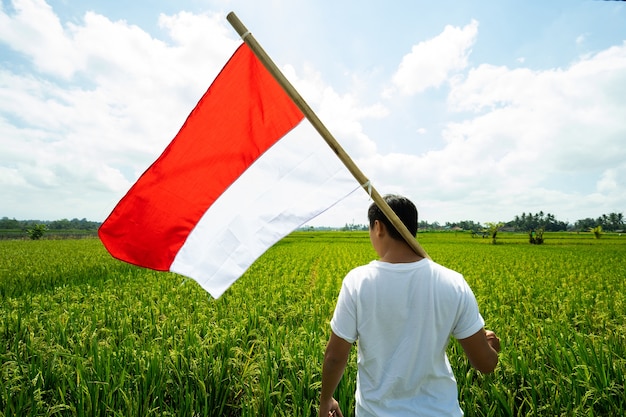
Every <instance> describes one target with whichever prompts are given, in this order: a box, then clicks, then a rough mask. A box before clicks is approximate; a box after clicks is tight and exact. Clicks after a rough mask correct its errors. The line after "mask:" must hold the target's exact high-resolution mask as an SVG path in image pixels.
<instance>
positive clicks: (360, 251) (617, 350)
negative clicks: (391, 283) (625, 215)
mask: <svg viewBox="0 0 626 417" xmlns="http://www.w3.org/2000/svg"><path fill="white" fill-rule="evenodd" d="M545 237H546V243H545V244H543V245H529V244H528V243H527V241H526V240H527V236H526V235H523V234H500V235H499V238H498V244H497V245H492V244H491V241H490V239H481V238H472V237H471V236H470V235H469V234H467V233H456V234H455V233H424V234H421V235H420V236H419V239H420V242H421V244H422V246H423V247H424V248H425V249H426V251H427V252H428V253H429V254H430V255H431V256H432V258H433V259H435V260H436V261H438V262H440V263H442V264H443V265H446V266H448V267H451V268H453V269H456V270H458V271H460V272H461V273H463V274H464V275H465V276H466V279H467V281H468V282H469V283H470V285H471V286H472V288H473V289H474V292H475V294H476V296H477V299H478V302H479V304H480V307H481V312H482V314H483V316H484V318H485V320H486V322H487V327H488V328H490V329H493V330H495V331H496V332H497V333H498V335H499V336H500V338H501V341H502V348H503V350H502V352H501V356H500V358H501V359H500V364H499V365H498V368H497V369H496V372H495V373H494V374H491V375H486V376H484V375H480V374H479V373H477V372H475V371H473V370H472V369H471V368H470V366H469V365H468V363H467V360H466V359H465V357H464V356H463V355H462V354H461V353H460V348H459V345H458V344H457V342H455V341H452V342H451V343H450V348H449V356H450V362H451V364H452V366H453V368H454V370H455V373H456V375H457V379H458V383H459V395H460V399H461V404H462V407H463V408H464V410H465V413H466V416H508V415H514V416H614V415H623V412H624V411H623V410H626V392H625V390H624V385H625V373H626V291H625V288H624V287H625V280H626V236H618V235H609V234H607V235H605V236H603V237H602V238H601V239H594V238H593V236H592V235H591V234H588V233H581V234H580V235H578V234H566V233H563V234H546V235H545ZM374 256H375V254H374V252H373V250H372V249H371V247H370V245H369V240H368V235H367V232H336V233H333V232H300V233H295V234H292V235H290V236H288V237H287V238H285V239H283V240H282V241H281V242H279V243H278V244H277V245H275V246H274V247H273V248H271V249H270V250H269V251H268V252H267V253H266V254H265V255H263V256H262V257H261V258H260V259H259V260H258V261H257V262H256V263H255V264H254V265H253V266H252V267H251V268H250V270H249V271H248V272H247V273H246V274H245V275H244V276H243V277H242V278H241V279H240V280H239V281H237V282H236V283H235V285H234V286H233V287H231V288H230V289H229V290H228V291H227V292H226V293H225V294H224V295H223V296H222V297H221V298H220V299H218V300H213V299H211V298H210V297H209V296H208V294H207V293H206V292H204V291H203V290H202V289H201V288H200V287H199V286H198V285H197V284H196V283H195V282H194V281H192V280H189V279H184V278H183V277H181V276H178V275H175V274H169V273H159V272H154V271H149V270H145V269H141V268H136V267H132V266H130V265H127V264H124V263H122V262H119V261H116V260H114V259H112V258H111V257H110V256H109V255H108V253H107V252H106V251H105V249H104V248H103V247H102V245H101V243H100V242H99V241H98V240H97V239H80V240H41V241H12V240H9V241H0V362H1V369H0V416H48V415H60V416H149V415H153V416H167V415H176V416H204V415H206V416H313V415H317V414H316V407H317V399H318V396H319V389H320V379H321V378H320V372H321V363H322V358H323V353H324V348H325V345H326V341H327V339H328V335H329V326H328V323H329V320H330V318H331V315H332V311H333V309H334V304H335V299H336V296H337V293H338V291H339V288H340V285H341V280H342V278H343V276H344V274H345V273H346V272H347V271H348V270H349V269H351V268H353V267H354V266H356V265H359V264H362V263H365V262H368V261H369V260H371V259H373V258H374ZM355 358H356V352H355V351H353V355H352V358H351V361H350V364H349V368H348V371H347V374H346V376H345V377H344V379H343V381H342V383H341V385H340V387H339V390H338V393H337V397H338V399H339V400H340V402H341V403H342V408H343V409H344V411H346V413H345V414H346V415H351V412H352V410H353V391H354V386H355V376H356V363H355Z"/></svg>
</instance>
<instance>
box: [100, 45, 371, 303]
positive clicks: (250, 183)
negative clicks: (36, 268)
mask: <svg viewBox="0 0 626 417" xmlns="http://www.w3.org/2000/svg"><path fill="white" fill-rule="evenodd" d="M303 119H304V116H303V114H302V113H301V111H300V110H299V109H298V108H297V107H296V105H295V104H294V103H293V101H292V100H291V99H290V98H289V97H288V96H287V94H286V93H285V92H284V91H283V90H282V88H281V87H280V85H279V84H278V83H277V81H276V80H275V79H274V78H273V77H272V76H271V74H270V73H269V72H268V71H267V70H266V69H265V67H263V65H262V64H261V62H260V61H259V60H258V59H257V58H256V56H255V55H254V53H253V52H252V51H251V50H250V49H249V47H248V46H247V45H245V44H242V45H241V46H240V47H239V48H238V49H237V51H236V52H235V54H234V55H233V56H232V57H231V58H230V60H229V61H228V63H227V64H226V66H225V67H224V68H223V69H222V70H221V72H220V73H219V75H218V76H217V78H216V79H215V81H214V82H213V83H212V85H211V86H210V87H209V89H208V90H207V92H206V93H205V94H204V96H203V97H202V98H201V99H200V101H199V102H198V104H197V105H196V107H195V108H194V109H193V111H192V112H191V114H190V115H189V116H188V118H187V120H186V121H185V124H184V125H183V126H182V128H181V129H180V131H179V132H178V134H177V135H176V137H175V138H174V139H173V140H172V142H171V143H170V144H169V145H168V146H167V148H166V149H165V151H164V152H163V153H162V154H161V156H160V157H159V158H158V159H157V160H156V161H155V162H154V163H153V164H152V165H151V166H150V167H149V168H148V169H147V170H146V171H145V172H144V173H143V174H142V175H141V177H140V178H139V180H138V181H137V182H136V183H135V184H134V185H133V186H132V187H131V189H130V190H129V191H128V193H127V194H126V195H125V196H124V197H123V198H122V199H121V200H120V202H119V203H118V204H117V206H116V207H115V208H114V210H113V212H112V213H111V214H110V215H109V217H108V218H107V219H106V220H105V222H104V223H103V224H102V226H101V227H100V229H99V231H98V234H99V236H100V239H101V240H102V242H103V243H104V245H105V247H106V248H107V250H108V251H109V252H110V253H111V255H113V256H114V257H115V258H117V259H120V260H122V261H125V262H129V263H131V264H135V265H139V266H142V267H146V268H151V269H155V270H159V271H172V272H176V273H179V274H181V275H185V276H187V277H190V278H192V279H194V280H196V281H197V282H198V283H199V284H200V285H201V286H202V287H203V288H204V289H205V290H206V291H208V292H209V293H210V294H211V295H212V296H213V297H215V298H217V297H219V296H220V295H222V294H223V293H224V291H226V289H227V288H228V287H229V286H230V285H231V284H232V283H233V282H235V281H236V280H237V279H238V278H239V277H240V276H241V275H242V274H243V273H244V272H245V271H246V269H248V267H249V266H250V265H251V264H252V263H253V262H254V261H255V260H256V259H257V258H258V257H259V256H261V255H262V254H263V253H264V252H265V251H266V250H267V249H268V248H270V247H271V246H272V245H273V244H274V243H276V242H277V241H278V240H280V239H281V238H283V237H284V236H285V235H287V234H289V233H290V232H291V231H293V230H295V229H296V228H298V227H299V226H301V225H303V224H305V223H306V222H308V221H309V220H311V219H312V218H314V217H315V216H317V215H318V214H320V213H321V212H323V211H325V210H326V209H328V208H329V207H331V206H332V205H334V204H335V203H337V202H338V201H340V200H341V199H343V198H344V197H345V196H347V195H348V194H350V193H351V192H352V191H354V190H355V189H357V188H359V184H357V183H356V181H355V180H354V178H352V177H351V175H350V174H349V172H348V171H347V169H346V168H345V167H344V166H343V165H342V163H341V161H340V160H339V158H337V156H336V155H335V154H334V153H333V152H332V150H331V149H330V147H329V146H328V145H327V144H326V143H325V142H324V140H323V139H322V138H320V137H319V135H318V134H317V133H316V132H315V130H314V129H313V126H312V125H311V124H310V123H309V122H308V121H307V122H303Z"/></svg>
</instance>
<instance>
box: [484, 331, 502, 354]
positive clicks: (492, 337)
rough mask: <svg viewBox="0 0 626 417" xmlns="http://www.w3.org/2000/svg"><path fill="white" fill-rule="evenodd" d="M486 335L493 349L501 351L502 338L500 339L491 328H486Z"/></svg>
mask: <svg viewBox="0 0 626 417" xmlns="http://www.w3.org/2000/svg"><path fill="white" fill-rule="evenodd" d="M485 336H486V337H487V343H489V345H490V346H491V347H492V348H493V350H495V351H496V352H498V353H499V352H500V339H498V336H496V334H495V333H494V332H493V331H491V330H485Z"/></svg>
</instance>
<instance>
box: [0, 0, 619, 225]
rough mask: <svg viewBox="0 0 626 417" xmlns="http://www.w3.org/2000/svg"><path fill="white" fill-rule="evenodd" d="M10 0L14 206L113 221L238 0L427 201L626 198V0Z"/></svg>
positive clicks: (389, 167)
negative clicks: (112, 214)
mask: <svg viewBox="0 0 626 417" xmlns="http://www.w3.org/2000/svg"><path fill="white" fill-rule="evenodd" d="M0 4H1V8H0V147H1V149H2V152H1V153H0V193H1V194H2V199H0V217H1V216H8V217H10V218H13V217H14V218H17V219H46V220H54V219H60V218H74V217H77V218H83V217H85V218H87V219H89V220H96V221H102V220H104V218H105V217H106V216H107V215H108V213H109V212H110V211H111V210H112V208H113V207H114V205H115V204H116V203H117V201H118V200H119V199H120V198H121V197H122V196H123V195H124V193H125V192H126V191H127V190H128V188H129V187H130V186H131V185H132V183H133V182H134V181H135V180H136V179H137V178H138V176H139V175H141V173H142V172H143V171H144V170H145V169H146V168H147V167H148V166H149V165H150V163H151V162H152V161H153V160H154V159H155V158H156V157H157V156H158V155H159V154H160V153H161V151H162V150H163V149H164V147H165V146H166V145H167V143H169V141H170V140H171V139H172V138H173V137H174V135H175V134H176V132H177V131H178V129H179V128H180V126H181V125H182V123H183V122H184V120H185V118H186V116H187V114H188V113H189V112H190V111H191V109H192V108H193V106H194V105H195V103H196V102H197V100H198V99H199V98H200V96H201V95H202V94H203V93H204V91H205V90H206V88H207V87H208V86H209V84H210V82H211V81H212V79H213V77H214V76H215V74H216V73H217V71H219V69H220V68H221V67H222V66H223V64H224V63H225V62H226V60H227V59H228V57H229V56H230V54H231V53H232V52H233V50H234V48H235V46H236V45H237V44H238V43H239V42H240V41H239V40H238V37H237V34H236V33H235V31H234V30H233V29H232V28H231V27H230V25H229V24H228V22H227V21H226V18H225V16H226V14H227V13H228V12H229V11H235V13H237V15H238V16H239V18H240V19H241V20H242V21H243V23H244V24H245V25H246V26H247V27H248V29H250V31H251V32H252V33H253V34H254V35H255V37H256V39H257V40H258V41H259V42H260V43H261V44H262V45H263V47H264V48H265V49H266V51H267V52H268V53H269V54H270V56H271V57H272V58H273V60H274V61H275V62H276V63H277V64H278V65H279V67H281V68H282V69H283V71H284V72H285V74H286V75H287V77H288V78H289V79H290V80H291V81H292V83H293V84H294V85H295V86H296V87H297V88H298V89H299V91H300V93H301V94H302V95H303V97H304V98H305V99H306V100H307V101H308V102H309V104H310V105H311V107H312V108H313V109H314V110H315V111H316V112H317V113H318V115H319V116H320V118H321V119H322V121H324V123H325V124H326V125H327V126H328V127H329V129H330V130H331V132H333V134H334V135H335V137H336V138H337V140H338V141H339V142H340V143H341V144H342V145H343V147H344V148H345V149H346V151H347V152H348V153H349V154H350V155H351V156H352V158H353V159H354V160H355V162H356V163H357V165H358V166H359V167H360V168H361V170H362V171H363V172H364V173H365V175H366V176H368V177H369V178H370V180H371V181H372V183H373V185H374V186H375V187H376V188H377V190H378V191H379V192H380V193H382V194H385V193H389V192H397V193H402V194H405V195H407V196H409V197H411V198H412V199H413V200H414V201H415V202H416V204H417V206H418V209H419V210H420V218H421V219H423V220H427V221H429V222H434V221H438V222H440V223H444V222H446V221H451V222H452V221H458V220H475V221H479V222H488V221H507V220H510V219H512V218H513V217H514V216H515V215H516V214H521V213H522V212H526V213H528V212H538V211H540V210H542V211H544V212H550V213H552V214H554V215H556V217H557V218H558V219H559V220H563V221H570V222H572V223H573V222H574V221H576V220H578V219H581V218H586V217H597V216H599V215H601V214H604V213H610V212H622V213H623V212H625V211H626V146H624V144H625V143H626V117H624V115H625V114H626V2H619V1H615V2H614V1H572V0H567V1H559V0H551V1H549V2H519V1H499V2H487V1H477V2H449V1H442V2H432V1H412V2H388V1H369V2H357V1H326V0H322V1H287V0H272V1H255V2H251V1H243V0H235V1H227V0H223V1H219V0H216V1H200V0H186V1H185V0H183V1H174V0H169V1H166V0H160V1H132V2H129V1H111V0H108V1H104V0H102V1H69V0H59V1H47V2H46V1H43V0H15V1H7V0H2V1H1V3H0ZM368 204H369V201H368V196H367V194H366V193H365V192H357V193H355V194H353V195H352V196H350V197H349V198H348V199H346V200H345V201H343V202H342V203H341V204H339V205H338V206H336V207H334V208H333V209H331V210H329V211H328V212H326V213H324V214H323V215H322V216H320V217H319V218H318V219H316V220H315V221H313V222H312V224H314V225H321V224H324V225H343V224H345V223H349V222H356V223H365V208H366V206H367V205H368Z"/></svg>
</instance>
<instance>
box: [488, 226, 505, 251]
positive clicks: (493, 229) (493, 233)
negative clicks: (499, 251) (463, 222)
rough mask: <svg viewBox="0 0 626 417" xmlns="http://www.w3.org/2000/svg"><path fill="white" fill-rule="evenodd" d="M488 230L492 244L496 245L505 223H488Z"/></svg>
mask: <svg viewBox="0 0 626 417" xmlns="http://www.w3.org/2000/svg"><path fill="white" fill-rule="evenodd" d="M486 225H487V230H488V232H489V236H490V237H491V243H493V244H494V245H495V244H496V236H497V235H498V231H499V230H500V229H501V228H502V226H504V223H502V222H498V223H493V222H487V223H486Z"/></svg>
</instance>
